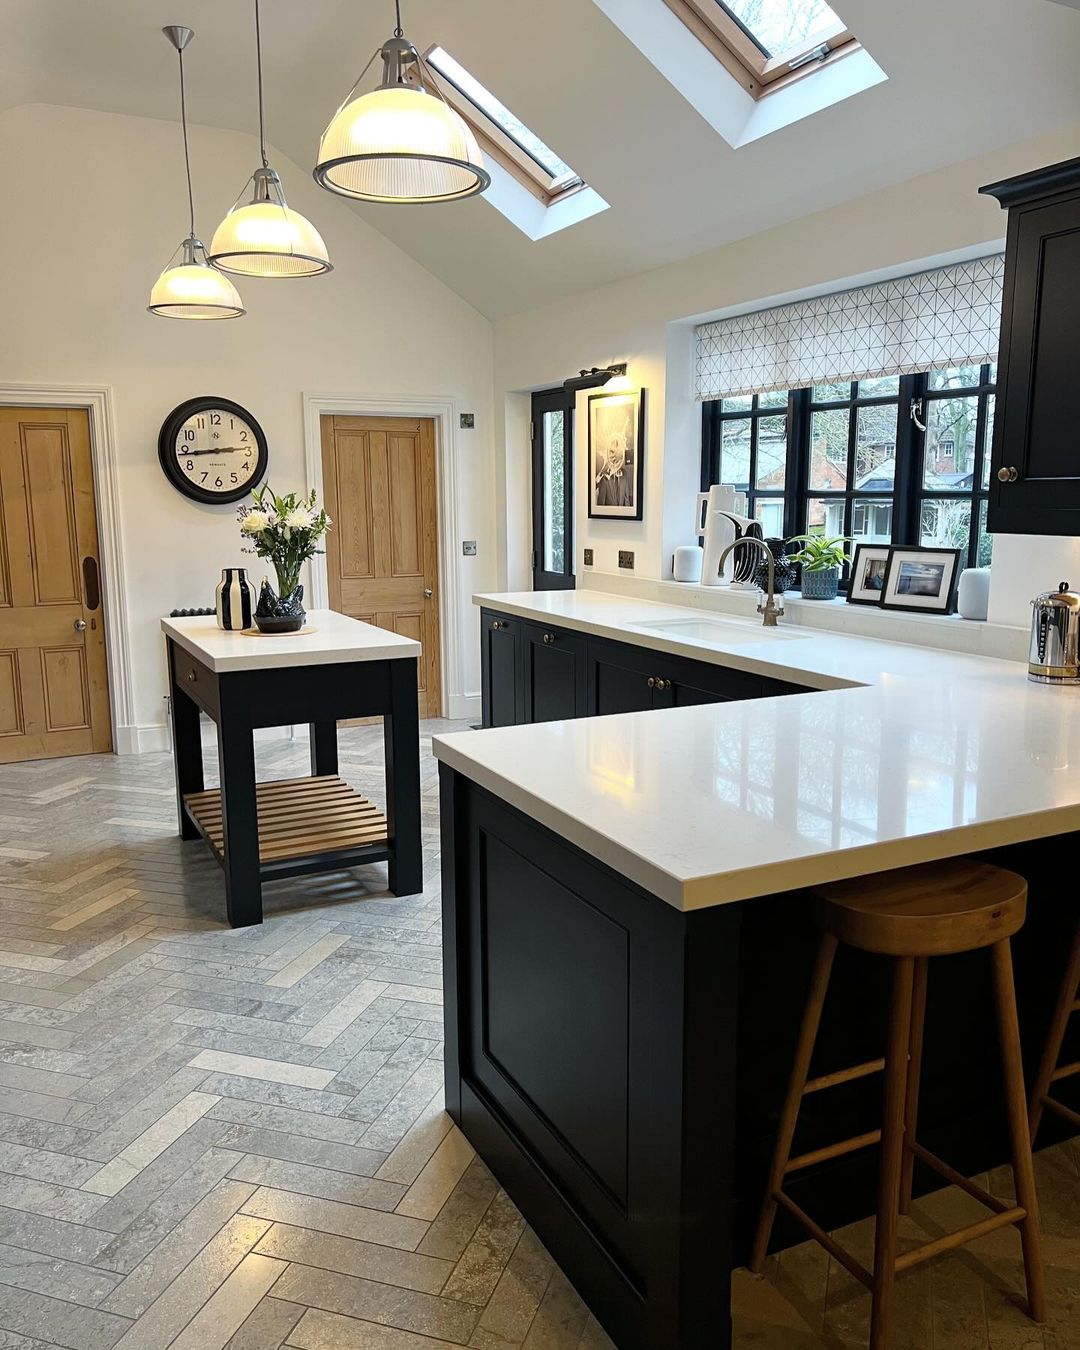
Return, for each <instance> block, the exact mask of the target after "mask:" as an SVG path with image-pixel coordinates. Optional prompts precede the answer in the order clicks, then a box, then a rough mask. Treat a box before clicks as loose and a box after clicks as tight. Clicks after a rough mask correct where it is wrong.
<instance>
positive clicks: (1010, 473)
mask: <svg viewBox="0 0 1080 1350" xmlns="http://www.w3.org/2000/svg"><path fill="white" fill-rule="evenodd" d="M997 476H998V482H999V483H1015V482H1016V480H1017V479H1018V478H1019V477H1020V474H1019V471H1018V470H1016V469H1015V468H1013V466H1012V465H1011V464H1010V465H1009V466H1008V467H1005V466H1004V465H1002V467H1001V468H1000V469H998V472H997Z"/></svg>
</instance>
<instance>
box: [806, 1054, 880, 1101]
mask: <svg viewBox="0 0 1080 1350" xmlns="http://www.w3.org/2000/svg"><path fill="white" fill-rule="evenodd" d="M884 1068H885V1061H884V1060H883V1059H868V1060H867V1061H866V1063H865V1064H855V1065H853V1066H852V1067H851V1068H850V1069H837V1071H836V1072H835V1073H825V1074H822V1075H821V1077H820V1078H808V1079H807V1081H806V1086H805V1087H804V1088H803V1096H804V1097H805V1096H806V1095H807V1094H808V1093H810V1092H820V1091H821V1090H822V1088H831V1087H839V1085H840V1084H841V1083H853V1082H854V1081H855V1079H856V1078H869V1076H870V1075H871V1074H872V1073H881V1071H882V1070H883V1069H884Z"/></svg>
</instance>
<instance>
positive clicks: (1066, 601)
mask: <svg viewBox="0 0 1080 1350" xmlns="http://www.w3.org/2000/svg"><path fill="white" fill-rule="evenodd" d="M1031 604H1032V614H1031V647H1030V649H1029V651H1028V679H1029V680H1037V681H1038V682H1039V683H1040V684H1080V651H1078V640H1080V595H1077V593H1076V592H1075V591H1071V590H1069V583H1068V582H1067V581H1063V582H1062V583H1061V584H1060V585H1059V586H1058V588H1057V590H1056V591H1044V592H1043V593H1042V595H1037V596H1036V597H1035V599H1034V600H1033V601H1032V602H1031Z"/></svg>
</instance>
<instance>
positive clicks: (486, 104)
mask: <svg viewBox="0 0 1080 1350" xmlns="http://www.w3.org/2000/svg"><path fill="white" fill-rule="evenodd" d="M748 2H749V3H754V2H755V0H748ZM425 60H427V62H428V63H429V64H430V65H432V66H434V67H435V69H436V70H437V71H438V72H439V73H440V74H441V75H445V77H446V78H447V79H448V80H449V81H450V83H451V84H453V85H456V86H457V88H458V89H460V90H461V92H462V93H463V94H464V95H465V97H466V98H467V99H469V100H470V102H472V103H475V104H476V106H477V107H478V108H479V109H480V111H481V112H482V113H484V114H485V116H487V117H489V118H490V119H491V121H492V122H494V123H495V125H496V126H498V127H501V128H502V130H503V131H505V132H506V134H507V135H508V136H509V137H510V139H511V140H512V141H516V142H517V144H518V145H520V146H521V148H522V150H524V151H525V153H526V154H528V155H531V156H532V158H533V159H535V160H536V162H537V164H539V165H540V167H541V168H542V169H543V170H544V171H545V173H549V174H550V175H551V177H552V180H553V182H552V187H566V186H568V185H569V184H571V183H577V182H579V181H580V179H579V177H578V175H577V174H576V173H575V172H574V171H573V169H572V168H571V167H570V166H569V164H564V163H563V161H562V160H561V159H560V158H559V156H558V155H557V154H556V153H555V152H554V150H552V149H551V147H550V146H548V145H545V144H544V142H543V141H542V140H541V139H540V137H539V136H537V135H536V133H535V132H532V131H530V130H529V128H528V127H527V126H526V125H525V123H524V122H522V121H520V120H519V119H518V118H516V117H515V116H514V114H513V113H512V112H511V111H510V109H509V108H507V107H506V106H505V105H504V104H502V103H500V102H499V100H498V99H497V98H496V97H495V95H494V94H493V93H491V91H490V90H488V89H485V88H484V86H483V85H482V84H481V83H480V81H479V80H477V79H474V78H473V76H472V75H470V74H469V72H468V71H467V70H466V69H465V67H464V66H463V65H461V64H460V63H459V62H457V61H455V60H454V58H453V57H452V56H451V55H450V53H449V52H447V51H444V49H443V48H442V47H433V48H432V49H431V51H430V52H428V54H427V56H426V58H425Z"/></svg>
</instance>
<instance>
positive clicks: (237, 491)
mask: <svg viewBox="0 0 1080 1350" xmlns="http://www.w3.org/2000/svg"><path fill="white" fill-rule="evenodd" d="M210 409H215V410H220V411H221V412H227V413H230V414H231V415H232V416H233V417H240V418H242V419H243V421H244V423H245V424H246V425H247V426H249V427H250V428H251V431H252V434H253V435H254V437H255V444H256V447H257V448H258V458H257V459H256V461H255V469H254V471H253V473H252V474H251V475H250V476H249V477H248V480H247V482H246V483H244V484H243V485H242V486H241V487H238V488H230V489H229V491H228V492H210V491H208V490H207V489H206V488H202V487H199V486H198V485H197V484H195V483H192V482H190V481H189V479H187V478H185V477H184V475H183V474H182V473H181V472H180V469H179V466H178V465H177V462H176V436H177V433H178V432H179V430H180V428H181V427H182V426H183V425H184V423H185V422H186V421H187V420H188V418H189V417H192V416H194V414H195V413H200V412H208V411H209V410H210ZM158 462H159V463H160V464H161V468H162V472H163V473H164V474H165V477H166V478H167V479H168V480H169V482H170V483H171V484H172V485H173V487H174V488H176V490H177V492H179V493H182V494H183V496H185V497H187V498H189V499H190V500H191V501H193V502H205V503H206V504H208V505H210V506H228V505H230V504H231V503H232V502H238V501H242V500H243V498H245V497H247V496H249V495H250V494H251V490H252V488H253V487H255V486H256V485H257V484H258V483H261V482H262V480H263V479H264V478H265V477H266V470H267V468H268V467H269V463H270V450H269V447H268V446H267V443H266V433H265V432H264V431H263V429H262V427H261V426H260V425H259V423H258V422H257V421H256V420H255V418H254V417H253V416H252V415H251V413H249V412H248V410H247V409H246V408H244V407H241V405H240V404H239V403H234V402H233V401H232V399H228V398H216V397H214V396H213V395H204V396H202V397H200V398H189V399H185V401H184V402H183V403H180V404H178V405H177V406H176V407H175V408H174V409H173V410H172V412H171V413H170V414H169V415H168V417H166V419H165V421H164V422H162V424H161V430H160V431H159V432H158Z"/></svg>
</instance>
